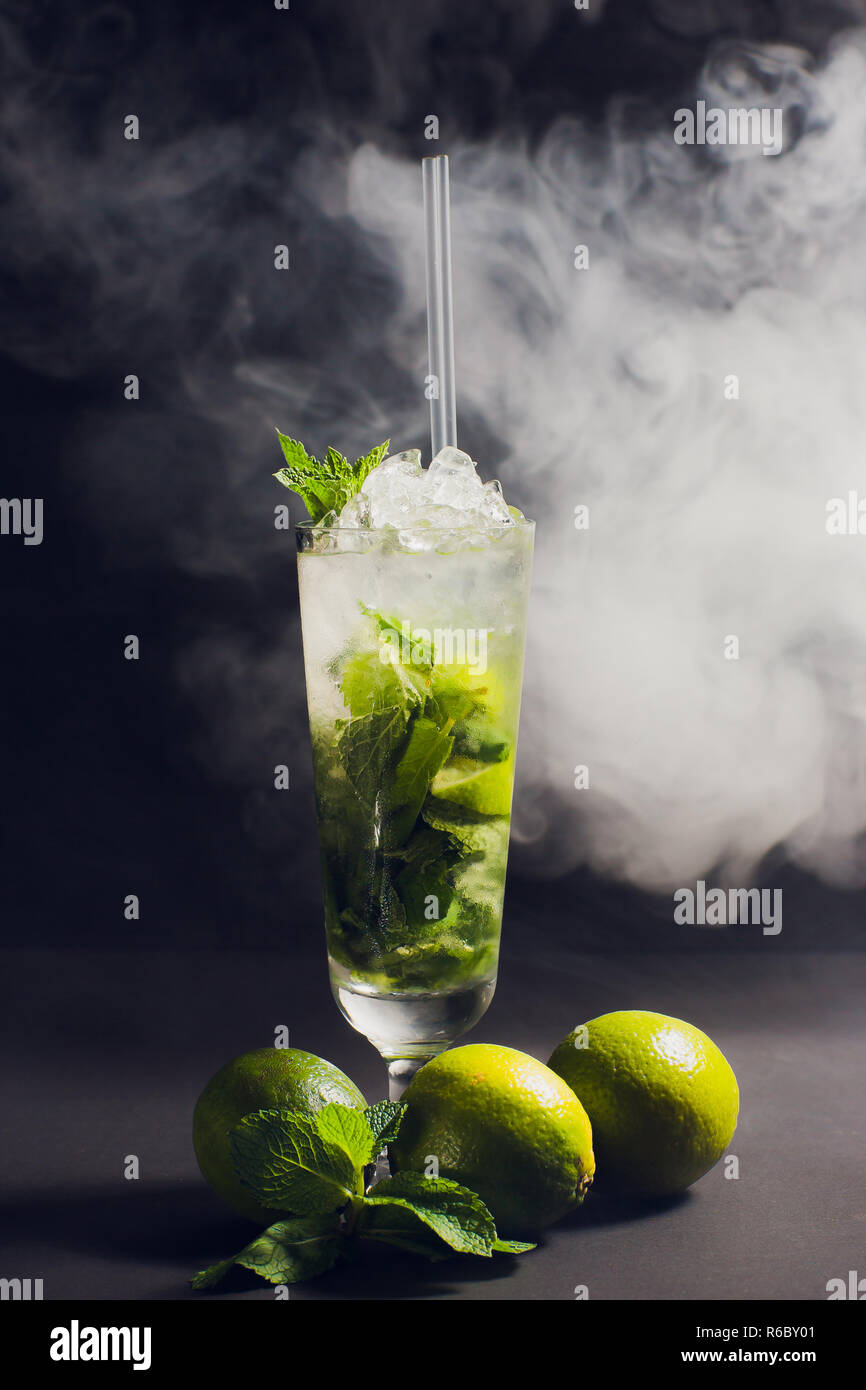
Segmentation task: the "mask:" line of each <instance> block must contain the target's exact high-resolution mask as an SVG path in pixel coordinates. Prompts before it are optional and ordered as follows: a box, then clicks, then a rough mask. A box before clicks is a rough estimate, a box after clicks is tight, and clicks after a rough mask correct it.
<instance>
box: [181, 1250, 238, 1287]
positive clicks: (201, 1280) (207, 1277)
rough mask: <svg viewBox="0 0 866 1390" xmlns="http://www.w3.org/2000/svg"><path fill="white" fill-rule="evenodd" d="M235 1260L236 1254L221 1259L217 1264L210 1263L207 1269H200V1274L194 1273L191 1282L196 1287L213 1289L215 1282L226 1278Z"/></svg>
mask: <svg viewBox="0 0 866 1390" xmlns="http://www.w3.org/2000/svg"><path fill="white" fill-rule="evenodd" d="M234 1262H235V1261H234V1256H232V1258H231V1259H230V1260H220V1261H219V1262H218V1263H217V1264H215V1265H208V1267H207V1269H200V1270H199V1272H198V1274H194V1275H193V1276H192V1279H191V1280H190V1283H191V1284H192V1286H193V1288H194V1289H212V1288H213V1287H214V1285H215V1284H218V1283H219V1282H220V1280H221V1279H224V1278H225V1276H226V1275H227V1274H228V1272H229V1270H230V1269H231V1268H232V1266H233V1265H234Z"/></svg>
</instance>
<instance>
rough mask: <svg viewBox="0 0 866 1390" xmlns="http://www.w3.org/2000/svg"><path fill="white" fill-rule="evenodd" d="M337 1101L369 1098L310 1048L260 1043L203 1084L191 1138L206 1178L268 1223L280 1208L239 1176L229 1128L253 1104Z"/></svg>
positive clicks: (310, 1106) (307, 1105)
mask: <svg viewBox="0 0 866 1390" xmlns="http://www.w3.org/2000/svg"><path fill="white" fill-rule="evenodd" d="M331 1101H336V1102H338V1103H339V1104H341V1105H351V1106H352V1107H354V1108H360V1109H363V1108H364V1107H365V1106H366V1104H367V1102H366V1101H365V1100H364V1097H363V1096H362V1095H361V1092H360V1091H359V1090H358V1088H357V1086H356V1085H355V1083H354V1082H353V1081H350V1080H349V1078H348V1076H346V1075H344V1073H343V1072H341V1071H340V1069H339V1068H338V1067H335V1066H332V1064H331V1063H330V1062H326V1061H324V1060H323V1059H322V1058H321V1057H314V1056H313V1054H312V1052H299V1051H298V1050H297V1049H296V1048H290V1047H260V1048H257V1049H256V1051H254V1052H245V1053H244V1054H243V1056H242V1057H235V1059H234V1061H232V1062H227V1063H226V1065H225V1066H224V1067H222V1068H221V1069H220V1070H219V1071H218V1072H217V1073H216V1075H215V1076H212V1077H211V1079H210V1081H209V1082H208V1083H207V1085H206V1086H205V1088H204V1090H203V1091H202V1093H201V1095H200V1096H199V1098H198V1101H197V1102H196V1107H195V1111H194V1113H193V1117H192V1142H193V1146H194V1147H195V1156H196V1158H197V1159H198V1166H199V1168H200V1169H201V1171H202V1176H203V1177H204V1179H205V1181H206V1182H208V1183H210V1185H211V1187H212V1188H213V1190H214V1192H216V1193H218V1194H219V1196H220V1197H222V1199H223V1201H224V1202H226V1203H227V1204H228V1205H229V1206H230V1207H231V1208H232V1210H233V1211H236V1212H237V1213H238V1214H239V1215H240V1216H247V1217H249V1219H250V1220H251V1221H257V1222H258V1224H259V1225H260V1226H269V1225H271V1224H272V1222H274V1221H278V1220H279V1217H280V1213H279V1212H278V1211H276V1210H274V1209H273V1208H267V1207H260V1206H259V1205H258V1203H257V1202H256V1201H255V1200H254V1199H253V1198H252V1196H251V1195H250V1192H249V1190H248V1189H247V1188H245V1187H243V1186H242V1184H241V1182H240V1181H239V1179H238V1178H237V1177H236V1176H235V1170H234V1168H233V1166H232V1160H231V1153H230V1151H229V1133H230V1132H231V1130H233V1129H234V1127H235V1125H237V1124H239V1123H240V1121H241V1120H242V1119H243V1117H244V1115H248V1114H249V1113H250V1111H251V1110H303V1111H305V1112H306V1113H307V1114H312V1113H314V1112H315V1111H316V1110H321V1109H322V1107H323V1106H325V1105H328V1104H330V1102H331Z"/></svg>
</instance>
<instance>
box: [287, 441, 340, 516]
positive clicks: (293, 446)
mask: <svg viewBox="0 0 866 1390" xmlns="http://www.w3.org/2000/svg"><path fill="white" fill-rule="evenodd" d="M277 437H278V438H279V441H280V446H281V448H282V451H283V453H284V455H285V458H286V467H285V468H280V469H279V470H278V471H277V472H276V473H275V474H274V477H275V478H276V479H277V481H278V482H281V483H282V484H283V486H284V487H287V488H291V490H292V492H296V493H297V494H298V496H299V497H300V498H301V499H302V501H303V502H304V504H305V506H306V508H307V511H308V512H309V513H310V516H311V517H312V519H313V521H321V519H322V517H323V516H326V515H327V513H328V512H330V511H332V510H333V509H334V507H335V506H336V505H337V501H338V498H339V495H340V483H339V480H338V478H336V477H335V476H334V472H333V469H332V468H328V467H326V465H325V464H323V463H320V462H319V460H318V459H316V458H313V456H312V454H308V453H307V451H306V449H305V448H304V446H303V444H301V443H300V442H299V440H297V439H290V438H289V436H288V435H287V434H280V431H279V430H277ZM346 466H347V467H348V465H346Z"/></svg>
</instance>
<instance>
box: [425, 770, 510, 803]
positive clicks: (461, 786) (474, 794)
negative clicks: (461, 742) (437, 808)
mask: <svg viewBox="0 0 866 1390" xmlns="http://www.w3.org/2000/svg"><path fill="white" fill-rule="evenodd" d="M513 778H514V760H513V758H511V757H509V758H506V760H505V761H504V762H500V763H483V764H481V765H480V766H479V764H478V763H477V762H475V761H474V760H472V759H469V758H452V759H451V761H450V762H449V763H448V765H447V766H446V767H443V768H442V769H441V770H440V771H439V772H437V774H436V776H435V777H434V778H433V781H432V782H431V784H430V791H431V793H432V795H433V796H437V797H441V798H442V800H443V801H453V802H454V803H455V804H456V805H457V806H468V807H469V809H470V810H471V811H478V812H480V813H481V814H482V815H485V816H507V815H508V814H509V812H510V811H511V788H512V781H513Z"/></svg>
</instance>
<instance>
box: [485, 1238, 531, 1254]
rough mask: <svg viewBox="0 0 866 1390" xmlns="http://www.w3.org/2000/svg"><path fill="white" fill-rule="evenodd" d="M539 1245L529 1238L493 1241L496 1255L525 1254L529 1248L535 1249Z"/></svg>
mask: <svg viewBox="0 0 866 1390" xmlns="http://www.w3.org/2000/svg"><path fill="white" fill-rule="evenodd" d="M536 1248H537V1247H536V1246H535V1245H533V1243H532V1241H529V1240H499V1239H497V1240H495V1241H494V1242H493V1253H494V1254H495V1255H523V1254H524V1253H525V1252H526V1251H527V1250H535V1249H536Z"/></svg>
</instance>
